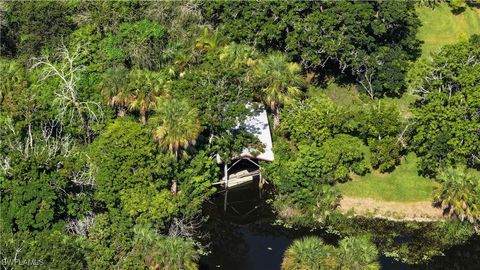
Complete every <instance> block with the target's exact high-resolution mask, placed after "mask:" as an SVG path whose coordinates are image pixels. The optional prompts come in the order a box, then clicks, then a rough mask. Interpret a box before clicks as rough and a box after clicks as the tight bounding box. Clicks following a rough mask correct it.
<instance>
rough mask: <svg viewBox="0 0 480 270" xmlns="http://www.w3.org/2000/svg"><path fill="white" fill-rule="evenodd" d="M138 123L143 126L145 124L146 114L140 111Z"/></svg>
mask: <svg viewBox="0 0 480 270" xmlns="http://www.w3.org/2000/svg"><path fill="white" fill-rule="evenodd" d="M140 121H141V122H142V124H144V125H145V124H146V123H147V113H146V112H144V111H140Z"/></svg>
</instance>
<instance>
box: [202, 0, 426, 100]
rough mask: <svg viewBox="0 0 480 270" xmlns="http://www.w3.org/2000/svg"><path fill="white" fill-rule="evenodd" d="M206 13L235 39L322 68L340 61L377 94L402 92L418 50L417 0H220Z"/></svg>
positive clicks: (209, 5) (338, 66)
mask: <svg viewBox="0 0 480 270" xmlns="http://www.w3.org/2000/svg"><path fill="white" fill-rule="evenodd" d="M204 13H205V15H206V17H207V18H209V19H210V21H212V22H213V23H214V24H216V25H219V28H220V30H221V31H222V32H223V33H225V34H226V35H227V36H228V37H230V38H232V39H233V40H235V41H243V42H247V43H248V44H251V45H254V46H256V47H258V48H260V49H262V50H264V51H271V50H282V51H286V52H288V54H289V55H290V56H292V57H293V58H294V59H295V60H297V61H299V62H301V63H302V65H303V66H304V67H306V68H308V69H313V70H315V71H317V72H322V67H325V66H326V65H329V66H330V65H331V66H334V67H335V69H336V70H337V71H340V72H341V73H344V72H347V73H348V74H351V75H352V76H353V77H354V78H356V79H357V80H358V81H359V82H360V83H361V85H362V86H363V87H364V88H365V90H366V91H367V92H368V93H369V95H370V96H372V97H374V96H382V95H384V94H387V95H396V94H399V93H401V91H402V88H403V86H402V85H403V77H404V75H405V72H406V68H405V66H406V65H405V64H406V61H407V60H411V59H414V58H415V55H416V54H417V53H418V52H417V50H418V41H417V40H416V38H415V33H416V28H417V26H418V25H419V21H418V19H417V17H416V15H415V12H414V6H413V3H411V2H400V1H394V2H391V1H388V2H384V1H378V2H376V1H375V2H373V1H372V2H358V1H339V2H331V1H311V2H282V3H278V2H231V1H215V2H209V3H207V5H205V8H204ZM372 18H374V19H372Z"/></svg>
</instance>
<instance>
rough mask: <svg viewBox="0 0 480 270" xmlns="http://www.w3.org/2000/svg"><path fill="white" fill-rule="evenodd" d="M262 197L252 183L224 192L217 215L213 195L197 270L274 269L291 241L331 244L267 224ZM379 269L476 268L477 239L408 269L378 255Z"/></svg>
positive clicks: (479, 256)
mask: <svg viewBox="0 0 480 270" xmlns="http://www.w3.org/2000/svg"><path fill="white" fill-rule="evenodd" d="M266 197H268V196H267V195H266V194H265V192H263V193H261V192H259V190H258V188H257V185H255V184H252V185H249V186H246V187H243V188H239V189H234V190H231V191H229V193H228V199H229V204H228V210H227V212H226V213H225V212H223V202H224V196H223V194H222V193H220V194H218V196H216V197H215V198H213V199H212V200H211V201H209V202H208V203H206V205H205V207H204V211H205V213H206V214H207V215H208V216H209V217H210V218H209V221H208V222H207V223H206V224H205V225H204V230H205V233H206V235H208V236H207V237H206V239H205V240H204V244H206V245H207V249H208V250H209V251H210V253H209V254H208V255H205V256H203V257H202V258H201V260H200V269H201V270H213V269H228V270H278V269H280V265H281V263H282V258H283V254H284V252H285V250H286V249H287V248H288V246H289V245H290V244H291V243H292V242H293V240H295V239H297V238H301V237H303V236H307V235H317V236H319V237H321V238H322V239H323V240H324V241H325V242H326V243H331V244H335V243H336V242H337V240H338V239H337V237H336V236H334V235H330V234H328V233H326V232H324V231H315V232H312V231H309V230H307V229H303V230H302V229H287V228H284V227H283V226H278V225H272V224H273V223H274V221H275V216H274V215H273V213H272V211H271V209H270V208H269V207H268V205H267V204H266V203H265V198H266ZM380 264H381V267H382V269H392V270H403V269H480V238H478V237H476V238H473V239H470V241H468V242H467V243H465V244H463V245H461V246H457V247H453V248H451V249H450V250H448V251H445V256H442V257H436V258H434V259H433V260H432V262H431V263H429V264H428V265H417V266H412V265H408V264H406V263H402V262H399V261H396V260H394V259H393V258H390V257H386V256H383V255H382V256H381V257H380Z"/></svg>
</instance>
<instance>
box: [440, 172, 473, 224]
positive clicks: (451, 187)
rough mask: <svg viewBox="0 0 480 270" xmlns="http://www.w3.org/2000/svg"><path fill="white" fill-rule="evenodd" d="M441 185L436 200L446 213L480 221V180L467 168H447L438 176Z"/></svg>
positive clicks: (462, 218) (460, 218)
mask: <svg viewBox="0 0 480 270" xmlns="http://www.w3.org/2000/svg"><path fill="white" fill-rule="evenodd" d="M438 181H439V182H440V184H441V185H440V186H439V187H438V188H436V189H435V195H434V198H433V200H434V202H435V203H436V204H438V205H439V206H441V207H442V208H443V209H444V213H445V214H447V215H449V216H453V217H456V218H458V219H459V220H461V221H464V220H467V221H469V222H471V223H473V222H479V221H480V180H479V179H478V178H477V177H475V176H474V175H472V174H471V173H470V172H468V171H467V170H466V169H465V168H462V167H459V168H446V169H444V170H442V171H441V173H440V175H439V176H438Z"/></svg>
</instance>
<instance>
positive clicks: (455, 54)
mask: <svg viewBox="0 0 480 270" xmlns="http://www.w3.org/2000/svg"><path fill="white" fill-rule="evenodd" d="M479 58H480V38H479V37H478V36H474V37H472V38H471V39H470V41H468V42H462V43H459V44H457V45H452V46H446V47H444V48H443V49H442V50H441V51H440V52H439V53H437V54H435V55H433V58H432V61H430V62H427V63H425V64H424V65H421V66H417V67H416V68H417V71H416V74H418V75H417V76H416V79H415V80H413V82H412V85H413V88H414V89H415V90H416V91H417V93H418V94H419V95H420V97H421V99H420V100H419V101H418V102H417V103H416V104H415V111H414V112H415V121H416V125H415V126H416V129H415V132H414V136H413V145H412V146H413V149H414V150H415V152H416V153H417V155H418V156H419V157H420V158H421V163H420V168H421V170H422V172H423V173H425V174H429V175H433V174H435V173H436V171H437V168H440V167H441V166H442V165H444V166H448V165H451V164H455V163H467V164H468V165H470V166H477V165H478V164H479V161H478V153H480V141H479V140H480V137H479V136H478V132H479V123H480V118H479V117H480V116H479V115H478V111H479V109H480V103H479V102H478V100H480V99H479V95H480V92H479V91H478V86H479V85H480V81H479V79H478V78H479V76H480V73H479V72H480V71H479V69H478V68H477V67H476V64H475V63H477V62H478V61H480V60H478V59H479Z"/></svg>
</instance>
